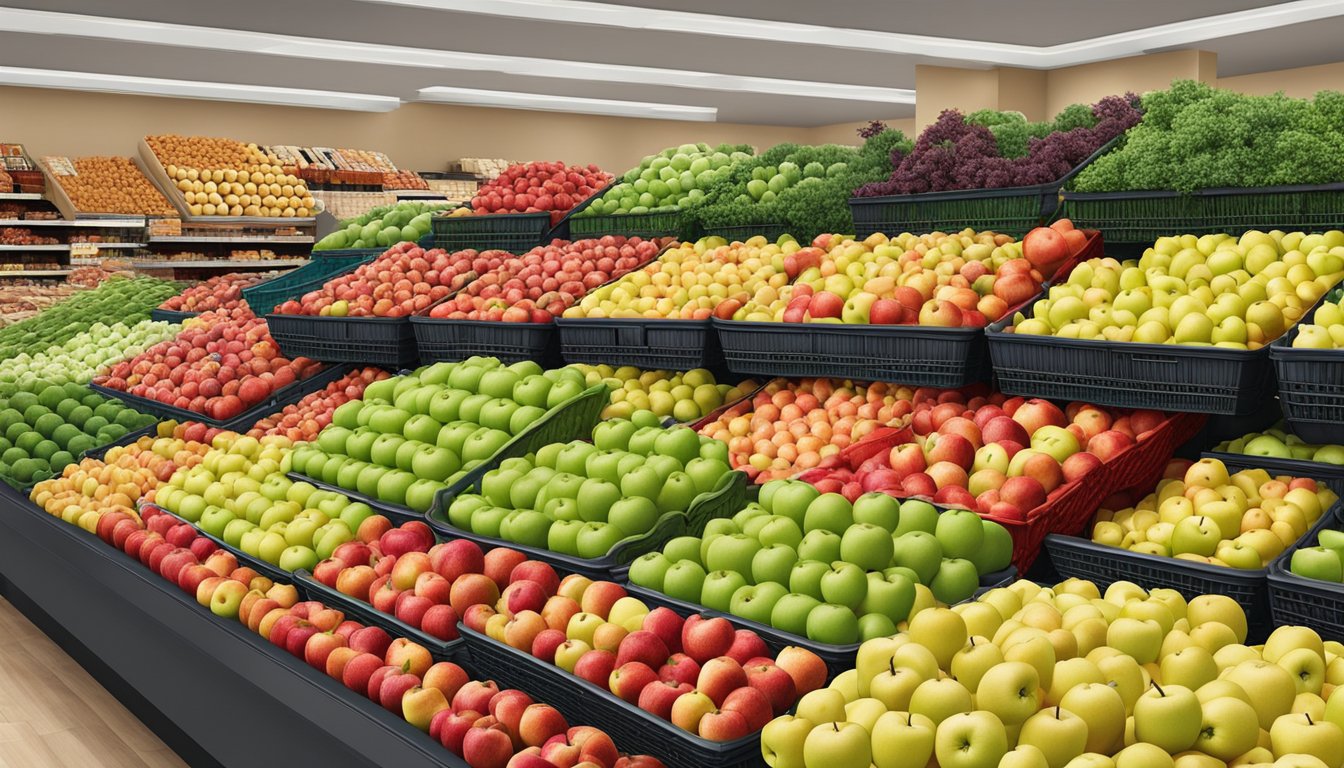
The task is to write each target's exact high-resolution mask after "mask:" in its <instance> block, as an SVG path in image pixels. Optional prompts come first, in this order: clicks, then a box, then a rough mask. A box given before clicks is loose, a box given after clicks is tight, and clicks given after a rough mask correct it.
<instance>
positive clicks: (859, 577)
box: [821, 560, 868, 611]
mask: <svg viewBox="0 0 1344 768" xmlns="http://www.w3.org/2000/svg"><path fill="white" fill-rule="evenodd" d="M867 594H868V578H867V575H866V574H865V572H864V570H863V568H860V567H859V566H857V565H855V564H853V563H849V562H843V561H840V560H836V561H834V562H832V563H831V567H830V568H829V569H828V570H827V572H826V573H824V574H822V575H821V597H822V599H823V600H825V601H826V602H828V603H834V604H836V605H843V606H845V607H846V608H849V609H850V610H851V611H852V610H854V609H856V608H858V607H859V605H860V604H861V603H862V602H863V600H864V598H865V597H866V596H867Z"/></svg>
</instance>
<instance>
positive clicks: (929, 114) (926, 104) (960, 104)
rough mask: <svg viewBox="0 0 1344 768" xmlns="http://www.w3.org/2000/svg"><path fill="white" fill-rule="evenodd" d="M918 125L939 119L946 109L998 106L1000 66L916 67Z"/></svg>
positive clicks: (966, 110) (916, 112)
mask: <svg viewBox="0 0 1344 768" xmlns="http://www.w3.org/2000/svg"><path fill="white" fill-rule="evenodd" d="M915 91H916V92H917V93H918V94H919V98H918V99H917V100H916V102H915V124H916V125H918V126H919V127H921V128H923V127H924V126H926V125H930V124H932V123H933V121H934V120H937V119H938V115H939V114H940V113H941V112H942V111H943V110H945V109H951V108H956V109H959V110H961V111H962V112H974V111H975V110H977V109H998V107H999V73H998V70H997V69H961V68H959V67H935V66H933V65H929V64H919V65H916V66H915Z"/></svg>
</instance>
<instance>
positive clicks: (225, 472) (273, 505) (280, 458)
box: [144, 432, 433, 571]
mask: <svg viewBox="0 0 1344 768" xmlns="http://www.w3.org/2000/svg"><path fill="white" fill-rule="evenodd" d="M292 447H293V446H292V444H291V443H290V442H289V440H288V439H286V438H283V437H276V436H268V437H263V438H261V439H257V438H254V437H248V436H246V435H238V434H236V433H233V432H222V433H220V434H218V435H216V436H215V437H214V439H213V441H212V449H211V450H210V451H209V452H207V453H206V454H205V456H204V458H203V459H202V460H201V462H200V463H199V464H197V465H196V466H193V467H191V468H189V469H187V468H184V469H183V470H182V471H179V472H177V473H175V474H174V475H173V476H172V477H171V478H170V479H169V480H168V481H167V482H166V483H164V484H163V485H162V486H161V487H159V488H157V489H155V490H153V491H151V492H150V493H147V494H145V496H144V501H145V502H149V503H153V504H156V505H158V506H160V507H162V508H163V509H166V510H168V511H169V512H172V513H173V514H174V515H177V516H178V517H180V518H182V519H183V520H186V521H187V522H190V523H192V524H194V525H196V526H198V527H199V528H200V529H201V531H203V532H205V533H207V534H209V535H210V536H213V537H215V538H217V539H220V540H222V541H223V542H224V543H226V544H228V545H229V546H231V547H234V548H236V549H239V550H241V551H243V552H245V553H246V554H248V555H251V556H252V557H255V558H258V559H260V560H264V561H265V562H268V563H271V564H272V565H275V566H277V567H279V568H280V569H282V570H286V571H293V570H297V569H299V568H305V569H308V570H312V569H313V568H314V567H315V566H316V565H317V563H318V562H319V561H320V560H323V559H325V558H327V557H330V556H331V554H332V552H334V551H335V549H336V547H338V546H340V545H341V544H344V543H346V542H348V541H353V540H355V539H359V540H361V541H372V540H375V539H377V538H378V537H379V536H380V535H381V534H382V532H383V531H385V530H387V529H388V528H390V527H391V523H390V522H389V521H388V520H387V518H385V517H383V516H382V515H375V514H374V512H373V509H371V508H370V507H369V505H367V504H363V503H360V502H352V501H351V500H350V499H349V498H347V497H346V496H344V495H342V494H339V493H334V492H332V491H324V490H319V489H318V488H316V487H315V486H313V485H312V484H310V483H303V482H298V483H296V482H294V481H292V480H290V479H289V478H288V477H286V476H285V469H286V465H287V464H288V463H289V461H290V457H289V455H290V452H291V449H292ZM225 478H227V479H225ZM432 543H433V542H432V540H431V541H426V542H425V544H424V548H425V549H428V548H429V546H430V544H432Z"/></svg>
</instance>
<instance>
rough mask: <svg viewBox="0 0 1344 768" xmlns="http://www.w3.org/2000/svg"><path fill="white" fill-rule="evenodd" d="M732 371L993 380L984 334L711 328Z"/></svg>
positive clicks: (716, 323)
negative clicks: (990, 378)
mask: <svg viewBox="0 0 1344 768" xmlns="http://www.w3.org/2000/svg"><path fill="white" fill-rule="evenodd" d="M711 324H712V325H713V327H714V331H715V333H716V334H717V335H718V339H719V345H720V346H721V347H722V349H723V357H724V361H725V362H726V363H727V365H728V370H730V371H732V372H734V373H742V374H758V375H764V376H790V377H798V376H832V377H837V378H846V379H859V380H864V381H899V382H901V383H903V384H911V385H918V386H927V387H948V388H951V387H962V386H965V385H967V384H971V383H973V382H977V381H983V380H985V379H988V378H989V373H990V364H989V347H988V345H987V344H986V342H985V334H984V331H983V329H981V328H929V327H924V326H918V325H838V324H829V323H765V322H743V321H739V320H719V319H718V318H715V319H713V320H712V321H711Z"/></svg>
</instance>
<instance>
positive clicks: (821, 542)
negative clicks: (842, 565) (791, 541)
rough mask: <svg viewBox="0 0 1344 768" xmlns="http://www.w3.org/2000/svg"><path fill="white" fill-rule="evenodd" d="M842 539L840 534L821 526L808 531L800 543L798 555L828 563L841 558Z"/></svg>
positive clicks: (805, 558)
mask: <svg viewBox="0 0 1344 768" xmlns="http://www.w3.org/2000/svg"><path fill="white" fill-rule="evenodd" d="M842 541H843V540H842V539H841V538H840V535H839V534H837V533H835V532H833V531H828V530H824V529H821V528H818V529H816V530H812V531H808V533H807V535H806V536H804V537H803V540H802V541H800V542H799V543H798V556H799V557H801V558H803V559H804V560H821V561H823V562H827V563H829V562H831V561H833V560H839V559H840V545H841V543H842Z"/></svg>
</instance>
